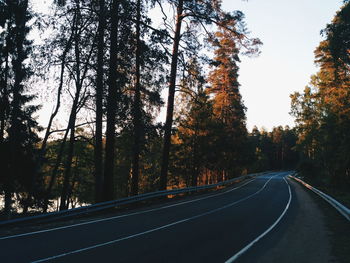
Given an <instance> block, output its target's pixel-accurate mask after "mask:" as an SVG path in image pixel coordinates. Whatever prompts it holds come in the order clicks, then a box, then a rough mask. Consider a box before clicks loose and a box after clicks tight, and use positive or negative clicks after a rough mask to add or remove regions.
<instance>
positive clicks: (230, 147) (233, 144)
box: [208, 30, 247, 176]
mask: <svg viewBox="0 0 350 263" xmlns="http://www.w3.org/2000/svg"><path fill="white" fill-rule="evenodd" d="M236 41H237V39H236V37H235V36H234V35H233V34H232V32H230V31H228V30H221V31H218V32H216V34H215V38H214V39H213V40H212V44H213V46H214V48H215V51H214V54H215V56H214V59H213V64H214V65H213V69H212V71H211V72H210V74H209V78H208V81H209V83H210V84H211V86H210V88H209V90H208V92H209V93H210V94H212V95H213V108H214V114H215V116H216V118H218V119H219V120H220V121H221V122H222V123H223V125H224V127H225V136H224V138H221V139H222V140H221V143H222V146H221V148H222V149H223V151H222V155H221V156H222V164H221V167H222V169H223V173H228V172H229V170H230V171H232V170H233V169H234V168H235V167H239V166H240V163H241V161H242V160H241V159H240V156H241V154H240V153H241V151H242V150H243V148H244V147H245V143H246V137H247V130H246V117H245V110H246V108H245V106H244V105H243V101H242V97H241V94H240V91H239V83H238V65H237V63H238V62H239V57H238V55H239V49H238V47H237V43H236ZM237 172H239V171H237ZM231 174H232V172H231ZM231 176H232V175H231Z"/></svg>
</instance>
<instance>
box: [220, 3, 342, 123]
mask: <svg viewBox="0 0 350 263" xmlns="http://www.w3.org/2000/svg"><path fill="white" fill-rule="evenodd" d="M341 6H342V1H340V0H292V1H291V0H249V1H242V0H223V8H224V10H226V11H233V10H241V11H243V13H244V14H245V16H246V20H245V21H246V23H247V26H248V29H249V31H250V32H251V36H252V37H259V38H260V39H261V40H262V42H263V43H264V45H263V46H262V48H261V51H262V52H261V55H260V56H259V57H258V58H245V57H241V60H242V63H241V66H240V78H239V82H240V84H241V93H242V97H243V99H244V102H245V105H246V107H247V108H248V111H247V123H248V129H249V130H251V129H252V127H253V126H254V125H257V126H258V127H259V128H260V127H262V126H264V127H266V128H267V129H268V130H271V128H272V127H273V126H278V125H282V126H284V125H289V126H294V121H293V118H292V117H291V116H290V115H289V111H290V98H289V95H290V94H291V93H293V92H294V91H302V90H303V89H304V87H305V86H306V85H307V84H308V82H309V80H310V76H311V75H312V74H314V73H316V72H317V68H316V67H315V65H314V54H313V52H314V50H315V48H316V47H317V46H318V44H319V42H320V41H321V40H322V37H321V36H320V31H321V29H323V28H325V26H326V24H327V23H330V22H331V20H332V18H333V17H334V15H335V13H336V11H338V10H339V8H340V7H341Z"/></svg>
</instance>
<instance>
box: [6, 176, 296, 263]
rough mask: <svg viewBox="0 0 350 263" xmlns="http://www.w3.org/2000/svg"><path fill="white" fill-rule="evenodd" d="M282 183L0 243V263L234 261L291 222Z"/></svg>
mask: <svg viewBox="0 0 350 263" xmlns="http://www.w3.org/2000/svg"><path fill="white" fill-rule="evenodd" d="M287 175H288V173H286V172H280V173H270V174H265V175H262V176H257V177H255V178H253V179H249V180H246V181H244V182H242V183H240V184H238V185H234V186H233V187H230V188H226V189H225V190H223V191H218V192H213V193H210V194H205V195H197V196H195V197H191V198H185V199H184V200H182V201H171V202H167V203H166V204H163V205H158V206H152V207H149V208H145V209H141V210H140V209H139V210H135V211H129V212H128V213H124V214H118V215H116V216H113V217H111V216H109V217H107V218H102V219H98V220H91V221H88V222H84V223H79V224H76V225H68V226H64V227H58V228H56V229H46V230H41V231H37V232H32V233H23V234H20V235H14V236H4V237H0V250H1V254H0V257H1V258H0V262H3V263H4V262H16V263H19V262H233V261H235V260H237V259H238V261H239V260H242V258H243V256H246V255H247V254H248V255H249V253H250V251H251V248H252V247H254V246H256V244H258V243H260V242H263V241H264V239H266V237H267V236H269V235H270V234H271V232H273V231H277V230H278V228H280V227H284V226H283V224H286V222H288V220H287V221H286V219H287V218H288V217H290V216H293V215H291V213H292V212H291V209H289V208H290V205H291V203H292V202H295V200H294V196H293V189H291V188H292V187H291V186H290V182H289V180H288V179H287V178H286V176H287ZM294 213H295V211H294ZM242 255H243V256H242Z"/></svg>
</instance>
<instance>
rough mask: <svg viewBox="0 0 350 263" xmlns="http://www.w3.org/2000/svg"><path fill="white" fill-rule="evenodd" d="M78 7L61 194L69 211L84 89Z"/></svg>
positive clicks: (62, 207) (63, 205) (61, 207)
mask: <svg viewBox="0 0 350 263" xmlns="http://www.w3.org/2000/svg"><path fill="white" fill-rule="evenodd" d="M76 7H77V11H76V12H77V23H76V25H77V26H76V27H75V33H74V53H75V59H76V68H75V88H76V91H75V96H74V101H73V105H72V110H71V114H70V117H69V129H70V138H69V144H68V155H67V160H66V165H65V174H64V180H63V187H62V192H61V203H60V210H65V209H68V202H67V201H68V199H67V197H68V191H69V183H70V178H71V173H72V161H73V156H74V143H75V122H76V119H77V112H78V103H79V97H80V91H81V87H82V80H81V75H80V70H81V68H80V35H79V30H78V25H79V23H80V4H79V0H76Z"/></svg>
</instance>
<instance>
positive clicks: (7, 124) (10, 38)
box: [0, 0, 41, 215]
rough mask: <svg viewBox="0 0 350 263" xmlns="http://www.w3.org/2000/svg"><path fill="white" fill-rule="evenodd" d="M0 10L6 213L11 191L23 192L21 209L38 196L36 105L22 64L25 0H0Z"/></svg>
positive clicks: (26, 45) (27, 48)
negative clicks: (1, 0) (3, 0)
mask: <svg viewBox="0 0 350 263" xmlns="http://www.w3.org/2000/svg"><path fill="white" fill-rule="evenodd" d="M1 13H2V14H3V15H4V16H1V17H2V18H1V20H2V21H0V26H1V27H3V28H5V29H6V30H5V31H4V32H3V33H2V38H1V39H2V44H1V49H2V51H1V52H4V53H5V57H4V60H5V61H1V69H2V73H3V74H2V78H1V88H2V93H1V95H2V98H1V99H2V101H4V102H5V105H4V109H2V112H1V113H2V120H1V121H2V127H1V128H2V138H1V153H2V158H1V162H4V163H2V165H1V167H3V168H4V170H3V172H2V174H3V178H2V185H3V190H4V192H5V213H6V214H7V215H9V214H10V211H11V202H12V200H11V199H12V194H13V193H14V192H18V193H23V196H22V198H23V199H22V201H21V200H20V202H22V204H23V206H24V207H25V210H26V208H27V207H28V206H32V205H33V204H34V203H33V202H35V195H36V197H38V195H40V186H41V184H40V180H39V178H37V177H36V172H37V168H36V156H37V153H36V148H35V147H36V144H37V143H38V142H39V138H38V136H37V134H36V132H37V131H38V130H39V127H38V124H37V122H36V121H35V120H34V118H33V117H32V115H33V114H34V113H35V112H36V111H37V110H38V107H37V106H34V105H31V104H30V103H31V102H32V100H33V99H34V98H35V95H33V92H32V90H30V87H29V86H27V85H26V80H28V78H29V77H30V76H31V74H32V71H31V69H30V68H29V67H28V65H27V64H26V63H25V60H27V59H28V57H29V56H30V53H31V42H30V41H28V40H27V35H28V33H29V30H30V28H29V27H28V22H29V21H30V19H32V14H31V11H30V10H29V6H28V1H27V0H22V1H5V2H2V3H1ZM3 41H4V42H3ZM4 65H5V66H4ZM3 69H4V71H3ZM4 113H5V114H4ZM5 153H6V154H5ZM18 162H21V165H18ZM36 199H37V198H36Z"/></svg>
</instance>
